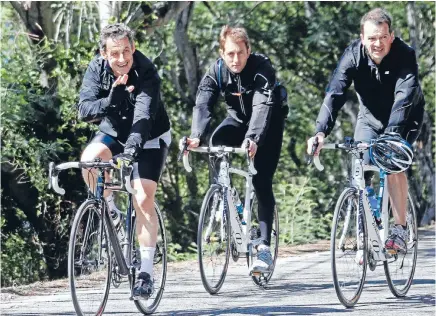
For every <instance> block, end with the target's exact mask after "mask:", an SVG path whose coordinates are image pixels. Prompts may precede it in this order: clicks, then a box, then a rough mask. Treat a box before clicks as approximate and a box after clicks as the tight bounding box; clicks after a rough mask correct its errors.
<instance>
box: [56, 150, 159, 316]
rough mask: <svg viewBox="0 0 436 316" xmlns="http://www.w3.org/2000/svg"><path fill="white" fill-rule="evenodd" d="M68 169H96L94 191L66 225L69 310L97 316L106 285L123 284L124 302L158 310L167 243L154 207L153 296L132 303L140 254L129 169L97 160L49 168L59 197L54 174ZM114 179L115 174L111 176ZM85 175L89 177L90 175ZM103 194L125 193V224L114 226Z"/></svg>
mask: <svg viewBox="0 0 436 316" xmlns="http://www.w3.org/2000/svg"><path fill="white" fill-rule="evenodd" d="M70 168H78V169H94V170H96V183H97V185H96V188H95V190H89V192H88V198H87V199H86V200H85V201H84V202H83V203H82V204H81V205H80V207H79V208H78V210H77V211H76V214H75V216H74V221H73V224H72V226H71V233H70V241H69V249H68V278H69V284H70V291H71V296H72V300H73V304H74V309H75V311H76V313H77V315H102V314H103V312H104V309H105V307H106V303H107V300H108V297H109V290H110V287H111V283H112V285H113V286H114V287H118V286H119V285H120V284H121V283H122V282H129V284H130V293H129V298H130V299H131V300H134V303H135V305H136V307H137V308H138V310H139V311H140V312H141V313H143V314H151V313H153V312H154V311H155V310H156V308H157V307H158V305H159V303H160V300H161V298H162V294H163V291H164V287H165V280H166V273H167V244H166V234H165V227H164V221H163V217H162V214H161V212H160V210H159V207H158V205H157V204H155V208H154V209H155V212H156V215H157V218H158V225H159V227H158V239H157V244H156V251H155V256H154V262H153V264H154V267H153V270H154V271H153V278H154V291H153V293H152V295H151V296H150V297H149V299H148V300H136V299H134V298H133V286H134V284H135V280H136V278H137V274H138V273H139V268H140V266H141V257H140V255H141V253H140V251H139V243H138V240H137V236H136V213H135V209H134V208H133V197H132V194H135V190H134V189H133V188H132V187H131V185H130V175H131V171H132V168H131V167H130V168H126V167H123V168H120V169H116V168H115V167H113V166H112V165H111V164H110V163H109V162H102V161H101V160H100V159H99V158H97V159H95V160H94V161H91V162H66V163H61V164H59V165H57V166H55V164H54V163H53V162H51V163H50V166H49V183H50V186H51V187H52V188H53V189H54V190H55V191H56V192H57V193H59V194H61V195H63V194H65V190H64V189H62V188H60V187H59V180H58V175H59V173H60V171H62V170H67V169H70ZM116 171H118V175H119V178H118V180H116V179H114V178H116V177H115V175H116V174H117V172H116ZM105 172H112V173H113V174H114V176H112V177H111V181H105ZM90 174H91V173H90ZM105 189H110V190H112V191H121V192H127V193H128V208H127V212H126V214H125V222H121V223H120V225H119V226H117V227H115V226H114V223H113V221H112V219H111V215H110V211H109V208H108V206H107V203H106V201H105V199H104V198H103V192H104V190H105Z"/></svg>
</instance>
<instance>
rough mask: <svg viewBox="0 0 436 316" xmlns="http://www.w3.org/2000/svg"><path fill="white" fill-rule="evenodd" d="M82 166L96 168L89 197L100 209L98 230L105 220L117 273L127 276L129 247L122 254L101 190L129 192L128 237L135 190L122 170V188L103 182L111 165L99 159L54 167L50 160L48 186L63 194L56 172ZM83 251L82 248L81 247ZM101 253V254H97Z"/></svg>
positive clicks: (128, 175) (130, 264)
mask: <svg viewBox="0 0 436 316" xmlns="http://www.w3.org/2000/svg"><path fill="white" fill-rule="evenodd" d="M83 167H85V168H86V167H88V168H96V169H97V185H96V188H95V190H94V192H90V195H91V196H90V197H89V198H90V199H92V200H95V201H96V203H97V205H98V208H99V210H100V214H101V217H102V221H101V226H100V232H102V231H103V229H104V226H103V225H104V224H103V222H106V224H107V227H108V238H109V242H110V245H111V246H112V250H113V251H114V255H115V260H116V261H117V263H118V269H119V271H118V272H119V273H120V274H121V275H123V276H127V275H129V274H130V270H131V268H132V263H131V258H127V257H130V256H128V254H129V251H130V249H128V251H127V252H126V253H125V254H123V250H122V248H121V245H120V243H119V241H118V236H117V231H116V228H115V226H114V224H113V222H112V219H111V217H110V215H109V212H108V210H107V207H106V203H105V201H104V198H103V192H104V189H105V187H110V188H111V189H112V190H117V191H125V190H126V191H127V192H128V193H129V207H128V210H127V223H126V224H127V234H128V238H133V235H132V231H133V227H132V224H131V223H132V221H131V220H132V218H133V219H134V216H135V215H134V210H133V207H132V194H134V193H135V190H134V189H133V188H132V187H131V186H130V173H129V174H125V175H124V177H123V170H120V174H121V179H123V183H124V188H125V190H124V188H123V184H122V185H121V186H114V185H111V183H105V182H104V168H109V167H111V165H110V164H109V163H107V162H100V161H95V162H67V163H62V164H60V165H58V166H56V167H55V165H54V163H53V162H51V163H50V165H49V178H50V181H49V187H53V189H54V190H55V191H56V192H57V193H59V194H61V195H63V194H65V190H64V189H62V188H60V187H59V184H58V174H59V172H60V171H62V170H65V169H69V168H79V169H81V168H83ZM86 233H89V230H88V229H86V231H85V234H86ZM100 236H101V237H100V238H101V239H100V243H102V238H103V234H102V233H100ZM131 240H132V239H128V243H129V244H130V242H131ZM82 252H83V249H82ZM99 255H101V254H99Z"/></svg>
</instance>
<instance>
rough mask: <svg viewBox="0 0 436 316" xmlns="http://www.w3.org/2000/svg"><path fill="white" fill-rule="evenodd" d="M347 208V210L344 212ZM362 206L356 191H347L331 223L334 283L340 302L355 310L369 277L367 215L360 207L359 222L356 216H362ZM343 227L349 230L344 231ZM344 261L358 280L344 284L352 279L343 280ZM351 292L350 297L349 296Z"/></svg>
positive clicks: (336, 207) (349, 189)
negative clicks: (349, 264) (354, 307)
mask: <svg viewBox="0 0 436 316" xmlns="http://www.w3.org/2000/svg"><path fill="white" fill-rule="evenodd" d="M344 207H346V208H345V210H344ZM359 207H361V206H360V199H359V194H358V192H357V189H355V188H346V189H345V190H344V191H343V192H342V194H341V195H340V197H339V199H338V201H337V203H336V206H335V212H334V216H333V222H332V232H331V243H330V254H331V267H332V274H333V284H334V287H335V291H336V295H337V297H338V299H339V301H340V302H341V303H342V305H344V306H345V307H347V308H350V307H353V306H354V305H355V304H356V303H357V302H358V300H359V298H360V295H361V294H362V290H363V286H364V283H365V278H366V269H367V231H366V221H365V216H364V214H363V213H362V212H363V208H361V210H362V212H360V220H359V219H357V216H356V215H357V214H359V212H358V209H359ZM348 214H349V215H348ZM353 215H354V218H353ZM347 216H348V220H347ZM341 220H344V224H343V227H340V221H341ZM358 222H360V223H361V228H360V230H362V232H361V234H362V236H361V240H360V241H359V228H358V226H359V224H358ZM350 225H351V226H350ZM353 225H354V226H353ZM344 227H347V229H346V230H345V231H344ZM344 232H345V233H344ZM359 245H360V248H359ZM337 256H338V257H337ZM353 257H354V258H353ZM342 259H344V262H345V263H344V264H347V263H351V266H352V268H354V269H355V270H356V271H357V273H356V274H355V277H356V279H357V281H355V282H345V280H347V281H348V280H350V279H351V277H350V276H349V275H347V276H346V277H345V278H344V280H342V278H341V274H342V271H343V270H344V269H343V267H342V265H344V264H343V263H342ZM340 260H341V261H340ZM352 270H353V269H352ZM346 271H348V270H346ZM353 285H354V286H353ZM349 292H350V295H348V293H349Z"/></svg>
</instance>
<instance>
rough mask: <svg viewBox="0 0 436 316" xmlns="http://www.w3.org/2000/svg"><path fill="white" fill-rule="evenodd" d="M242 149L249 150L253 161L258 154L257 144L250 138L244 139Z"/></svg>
mask: <svg viewBox="0 0 436 316" xmlns="http://www.w3.org/2000/svg"><path fill="white" fill-rule="evenodd" d="M241 148H243V149H247V148H248V156H250V158H251V159H253V158H254V156H255V155H256V152H257V144H256V143H255V142H254V141H252V140H251V139H250V138H246V139H244V141H243V142H242V146H241Z"/></svg>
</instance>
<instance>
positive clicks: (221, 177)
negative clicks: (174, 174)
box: [180, 140, 279, 294]
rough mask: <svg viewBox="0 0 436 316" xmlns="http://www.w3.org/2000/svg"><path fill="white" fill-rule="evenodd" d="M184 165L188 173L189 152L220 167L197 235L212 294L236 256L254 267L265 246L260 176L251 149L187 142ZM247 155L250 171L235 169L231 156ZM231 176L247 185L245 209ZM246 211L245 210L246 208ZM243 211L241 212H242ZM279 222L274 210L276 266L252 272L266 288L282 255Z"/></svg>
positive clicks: (205, 279)
mask: <svg viewBox="0 0 436 316" xmlns="http://www.w3.org/2000/svg"><path fill="white" fill-rule="evenodd" d="M180 149H181V152H180V153H181V154H183V153H184V154H183V164H184V167H185V169H186V170H187V171H188V172H191V171H192V168H191V166H190V164H189V159H188V153H189V151H193V152H198V153H206V154H208V155H209V156H210V159H211V161H213V162H214V165H215V164H218V165H219V171H218V173H217V181H216V183H213V184H212V185H211V186H210V188H209V189H208V191H207V193H206V195H205V197H204V199H203V203H202V206H201V210H200V219H199V223H198V234H197V252H198V261H199V265H200V274H201V280H202V282H203V286H204V288H205V289H206V291H207V292H209V293H210V294H216V293H218V291H219V290H220V289H221V287H222V285H223V283H224V280H225V277H226V274H227V268H228V264H229V258H230V256H232V258H233V260H234V261H237V260H239V258H241V257H245V258H246V260H247V266H248V268H250V267H251V266H252V264H253V262H254V260H255V259H256V254H257V250H256V246H257V245H259V244H260V243H261V239H260V229H259V220H258V214H257V199H256V195H255V192H254V189H253V183H252V178H253V175H255V174H256V173H257V171H256V169H255V168H254V164H253V160H252V159H250V158H249V156H248V150H247V149H241V148H233V147H225V146H215V147H197V148H192V149H187V146H186V140H185V141H184V143H182V145H181V148H180ZM231 154H239V155H246V158H247V159H246V160H247V164H248V171H246V170H242V169H238V168H234V167H232V166H231V163H230V155H231ZM231 175H237V176H240V177H243V179H244V182H245V195H244V197H245V199H244V204H243V206H242V205H241V204H242V203H240V200H239V194H238V192H237V191H236V188H235V187H234V186H232V184H231V183H232V182H231ZM242 208H243V209H242ZM238 209H239V211H238ZM278 234H279V219H278V213H277V209H276V208H275V210H274V218H273V227H272V232H271V243H270V248H271V254H272V259H273V264H272V267H271V270H270V272H268V273H252V274H251V275H250V276H251V278H252V280H253V282H254V283H255V284H256V285H258V286H260V287H265V286H266V285H267V283H268V282H269V281H270V279H271V277H272V275H273V272H274V268H275V264H276V261H277V255H278V243H279V236H278Z"/></svg>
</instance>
